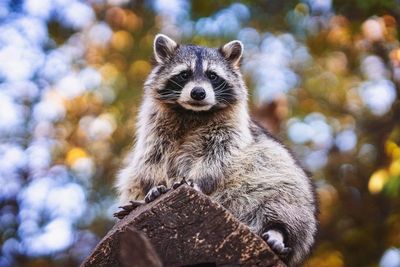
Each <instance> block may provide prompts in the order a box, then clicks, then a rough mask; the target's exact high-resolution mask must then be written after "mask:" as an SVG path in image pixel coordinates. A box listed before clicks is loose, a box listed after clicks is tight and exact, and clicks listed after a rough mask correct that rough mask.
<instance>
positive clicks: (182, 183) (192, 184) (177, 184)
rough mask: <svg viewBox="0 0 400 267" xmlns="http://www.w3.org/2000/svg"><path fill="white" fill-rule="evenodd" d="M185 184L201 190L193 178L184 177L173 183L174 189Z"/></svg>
mask: <svg viewBox="0 0 400 267" xmlns="http://www.w3.org/2000/svg"><path fill="white" fill-rule="evenodd" d="M184 184H187V185H188V186H190V187H192V188H193V189H195V190H196V191H199V192H201V189H200V187H199V186H198V185H197V184H196V183H195V182H194V181H193V180H192V179H188V180H186V179H185V178H183V179H182V180H181V181H180V182H175V183H174V184H173V185H172V189H177V188H178V187H180V186H181V185H184Z"/></svg>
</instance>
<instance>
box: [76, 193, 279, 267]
mask: <svg viewBox="0 0 400 267" xmlns="http://www.w3.org/2000/svg"><path fill="white" fill-rule="evenodd" d="M133 229H137V230H139V231H140V232H141V233H144V235H145V236H146V237H147V238H148V239H149V240H150V243H151V244H152V246H151V245H150V243H149V242H147V240H146V238H144V237H143V236H141V235H140V233H139V232H137V231H136V230H133ZM131 235H133V236H134V237H131V238H130V236H131ZM127 239H128V240H127ZM153 247H154V250H155V251H156V252H157V253H154V250H153ZM121 249H122V252H121ZM129 251H131V252H129ZM156 254H158V256H159V258H160V259H161V261H162V263H163V266H192V265H195V266H285V264H284V263H283V262H281V261H280V260H279V258H278V257H277V256H276V255H275V254H274V253H273V252H272V251H271V249H270V248H269V247H268V245H266V243H265V242H264V241H263V240H262V239H261V238H260V237H258V236H257V235H255V234H253V233H252V232H250V230H249V228H248V227H247V226H246V225H244V224H242V223H240V222H239V221H238V220H236V219H235V218H234V216H233V215H232V214H231V213H229V212H228V211H227V210H226V209H224V208H223V207H222V206H220V205H219V204H217V203H215V202H213V201H211V199H210V198H209V197H207V196H206V195H203V194H201V193H199V192H197V191H195V190H194V189H192V188H190V187H188V186H186V185H184V186H181V187H179V188H177V189H175V190H172V191H170V192H168V193H167V194H165V195H163V196H161V197H159V198H158V199H157V200H155V201H154V202H152V203H149V204H147V205H145V206H141V207H139V208H137V209H136V210H134V211H133V212H131V213H130V214H129V215H128V216H126V217H125V218H124V219H123V220H121V221H119V222H118V223H117V224H116V225H115V226H114V227H113V229H111V230H110V232H109V233H108V234H107V235H106V236H105V237H104V238H103V240H102V241H101V242H100V243H99V244H98V245H97V247H96V248H95V249H94V251H93V252H92V254H91V255H90V256H89V257H88V258H87V259H86V261H85V262H84V263H83V264H82V266H83V267H89V266H110V267H111V266H160V262H159V260H158V258H157V256H156ZM151 260H153V261H152V262H150V261H151ZM143 264H145V265H143ZM146 264H147V265H146ZM204 264H206V265H204Z"/></svg>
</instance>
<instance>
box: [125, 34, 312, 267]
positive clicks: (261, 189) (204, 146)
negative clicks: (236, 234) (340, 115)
mask: <svg viewBox="0 0 400 267" xmlns="http://www.w3.org/2000/svg"><path fill="white" fill-rule="evenodd" d="M158 37H159V36H158ZM161 37H162V36H161ZM237 42H238V41H237ZM237 42H236V43H232V42H231V45H230V46H224V47H225V48H227V47H228V48H229V47H232V44H234V46H233V47H234V48H235V49H236V50H235V51H234V54H236V57H235V58H232V57H233V56H232V53H229V54H228V55H227V53H224V51H223V48H224V47H222V48H220V49H219V50H218V49H212V48H204V47H199V46H193V45H177V47H176V50H175V51H174V52H173V53H174V54H173V55H170V56H169V57H168V58H169V59H168V60H165V61H162V62H161V61H160V60H158V63H157V64H156V65H155V66H154V68H153V70H152V72H151V73H150V75H149V77H148V79H147V81H146V82H145V85H144V88H145V92H144V99H143V104H142V107H141V110H140V114H139V119H138V128H137V140H136V145H135V146H134V148H133V149H132V152H131V153H130V155H129V156H128V157H127V160H126V163H125V167H124V168H123V169H122V170H121V172H120V173H119V176H118V182H117V188H118V191H119V195H120V201H121V203H123V204H124V203H127V202H128V201H130V200H138V199H143V198H144V197H145V195H146V193H147V192H148V191H149V190H150V188H152V187H153V186H156V185H159V184H164V185H166V186H167V187H170V186H171V185H172V184H173V183H174V182H176V181H179V180H181V179H182V178H186V179H192V180H193V181H194V182H195V183H197V184H198V186H199V187H200V189H201V190H202V192H204V193H205V194H207V195H209V196H210V197H211V198H212V199H214V200H215V201H217V202H219V203H220V204H222V205H223V206H224V207H226V208H227V209H228V210H230V211H231V212H232V213H233V214H234V215H235V216H236V217H237V218H238V219H239V220H241V221H242V222H244V223H245V224H247V225H248V226H249V227H250V229H251V230H252V231H254V232H255V233H257V234H260V235H261V234H262V233H264V232H266V231H268V230H271V229H276V230H278V231H280V232H283V234H284V237H285V240H284V243H285V245H286V246H288V247H291V248H292V252H291V253H290V255H289V256H288V258H286V262H288V264H289V266H296V265H298V264H300V263H301V262H302V261H303V260H304V258H305V257H306V256H307V255H308V253H309V251H310V248H311V246H312V245H313V243H314V236H315V233H316V229H317V221H316V200H315V196H314V193H313V186H312V183H311V182H310V180H309V178H308V177H307V175H306V174H305V172H304V171H303V170H302V169H301V168H300V167H299V165H298V164H297V163H296V161H295V159H294V158H293V157H292V156H291V154H290V153H289V151H288V150H287V149H286V148H285V147H284V146H283V145H281V144H280V143H279V142H277V141H276V140H275V139H273V138H272V137H271V136H270V135H269V134H268V133H266V132H265V130H263V129H262V128H261V127H259V126H258V125H256V124H255V123H254V122H252V120H251V119H250V117H249V114H248V107H247V88H246V86H245V84H244V82H243V79H242V76H241V73H240V71H239V68H238V62H239V61H240V57H241V51H238V50H237V49H239V50H240V49H241V47H242V46H241V44H240V46H238V44H237ZM228 56H230V58H229V57H228ZM164 58H166V57H164ZM199 58H201V64H200V65H201V67H202V71H198V69H199V67H200V66H199ZM179 66H180V67H179ZM185 68H186V69H189V70H191V71H192V73H193V75H192V76H191V78H190V81H191V83H189V82H188V83H186V85H185V86H187V84H190V86H193V84H197V83H202V84H207V83H210V81H209V80H208V79H207V76H206V75H205V74H204V73H205V72H206V71H207V70H208V69H210V68H213V70H214V71H215V72H216V73H217V74H218V75H219V76H221V77H222V78H223V80H224V81H225V82H226V86H228V87H227V88H228V89H227V90H228V91H229V93H226V92H228V91H226V92H224V93H223V94H222V96H221V97H220V98H217V97H216V98H215V99H216V102H215V103H214V104H213V106H212V107H211V108H210V109H209V110H206V111H193V110H188V109H186V108H184V107H183V106H182V105H180V104H179V103H178V99H179V94H180V93H181V92H179V90H177V88H180V87H176V88H175V89H174V90H175V91H176V92H174V93H173V94H170V93H166V94H165V95H167V96H168V97H170V98H168V97H167V98H163V99H160V95H159V92H160V91H163V90H164V89H165V90H166V91H168V90H169V88H165V86H166V84H167V83H168V81H169V79H171V77H172V76H173V75H177V74H179V72H180V71H182V70H183V69H185ZM174 69H176V70H177V71H176V72H177V73H175V72H174ZM196 72H197V73H196ZM195 73H196V75H194V74H195ZM214 89H215V87H214ZM165 90H164V91H165ZM182 90H184V89H182ZM164 91H163V92H164ZM224 97H229V98H230V101H227V99H224Z"/></svg>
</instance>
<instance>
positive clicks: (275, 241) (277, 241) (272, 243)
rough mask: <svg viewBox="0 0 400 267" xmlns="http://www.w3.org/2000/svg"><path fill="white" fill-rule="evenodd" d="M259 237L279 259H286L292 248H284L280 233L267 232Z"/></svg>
mask: <svg viewBox="0 0 400 267" xmlns="http://www.w3.org/2000/svg"><path fill="white" fill-rule="evenodd" d="M261 237H262V238H263V239H264V240H265V242H267V244H268V245H269V247H270V248H271V249H272V250H273V251H274V252H275V253H276V254H277V255H279V256H280V257H283V258H285V257H287V256H288V255H289V253H290V252H292V248H290V247H285V244H284V243H283V236H282V234H281V233H280V232H278V231H275V230H269V231H267V232H265V233H263V234H262V235H261Z"/></svg>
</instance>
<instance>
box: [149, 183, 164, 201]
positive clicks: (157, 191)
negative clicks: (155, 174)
mask: <svg viewBox="0 0 400 267" xmlns="http://www.w3.org/2000/svg"><path fill="white" fill-rule="evenodd" d="M168 191H169V189H168V188H167V187H166V186H165V185H157V186H154V187H153V188H151V189H150V190H149V192H147V194H146V196H145V197H144V202H146V203H150V202H152V201H154V200H155V199H156V198H158V197H159V196H161V195H162V194H165V193H167V192H168Z"/></svg>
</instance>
